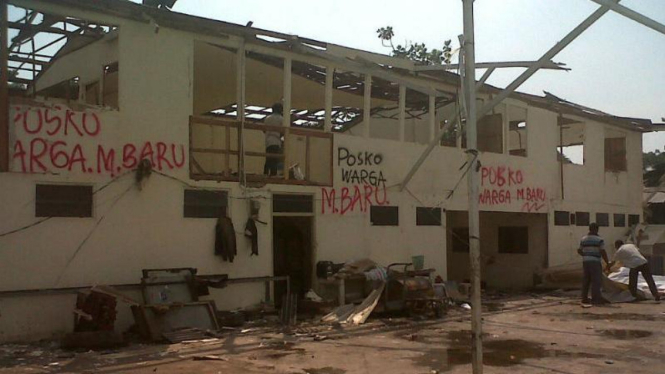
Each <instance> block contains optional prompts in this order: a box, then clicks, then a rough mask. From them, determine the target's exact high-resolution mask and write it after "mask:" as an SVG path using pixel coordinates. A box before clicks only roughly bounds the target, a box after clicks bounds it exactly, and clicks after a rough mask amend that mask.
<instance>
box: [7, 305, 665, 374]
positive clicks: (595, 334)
mask: <svg viewBox="0 0 665 374" xmlns="http://www.w3.org/2000/svg"><path fill="white" fill-rule="evenodd" d="M483 319H484V323H483V329H484V337H483V346H484V364H485V368H484V372H485V373H604V374H605V373H607V374H611V373H629V372H630V373H663V367H665V366H664V365H665V304H655V303H653V302H642V303H631V304H614V305H610V306H602V307H593V308H582V307H581V306H580V305H579V304H578V302H577V300H576V299H574V298H573V297H570V296H551V295H550V296H543V295H541V296H538V295H530V296H519V297H518V296H513V297H510V298H507V299H502V300H494V301H492V303H490V304H488V306H487V312H485V313H484V318H483ZM469 328H470V322H469V316H468V311H465V310H463V309H461V308H456V309H453V310H451V311H450V312H449V314H448V315H447V317H445V318H443V319H439V320H424V321H415V320H411V319H407V318H382V319H379V318H372V319H370V320H369V321H368V322H367V323H366V324H364V325H361V326H354V327H350V326H349V327H346V326H327V325H320V324H315V323H302V324H300V325H298V326H297V327H296V328H294V329H292V330H291V331H289V332H286V333H285V332H283V331H281V330H280V329H278V328H274V327H272V328H268V327H263V328H253V329H248V330H249V331H247V329H243V330H241V329H238V330H236V331H230V332H228V333H225V334H224V336H222V337H221V338H219V339H209V340H205V341H198V342H192V343H180V344H172V345H141V344H134V345H131V346H129V347H126V348H122V349H119V350H113V351H103V352H92V351H90V352H68V351H63V350H60V349H58V348H57V344H56V343H42V344H40V345H30V346H27V345H4V346H0V374H4V373H17V374H23V373H137V374H153V373H158V374H159V373H161V374H172V373H201V374H222V373H223V374H228V373H276V374H277V373H301V374H302V373H310V374H347V373H348V374H351V373H372V374H374V373H381V374H389V373H428V374H432V373H470V372H471V365H470V360H471V352H470V350H469V349H470V348H469V347H470V332H469Z"/></svg>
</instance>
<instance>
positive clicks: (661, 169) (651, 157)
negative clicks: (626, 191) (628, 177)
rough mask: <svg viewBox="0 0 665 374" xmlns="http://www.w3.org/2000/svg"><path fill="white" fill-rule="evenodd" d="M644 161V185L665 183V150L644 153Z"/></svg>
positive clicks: (655, 185) (652, 185) (651, 185)
mask: <svg viewBox="0 0 665 374" xmlns="http://www.w3.org/2000/svg"><path fill="white" fill-rule="evenodd" d="M642 156H643V157H642V160H643V163H644V185H645V186H646V187H657V186H659V185H661V183H665V152H661V151H659V150H655V151H654V152H648V153H643V154H642Z"/></svg>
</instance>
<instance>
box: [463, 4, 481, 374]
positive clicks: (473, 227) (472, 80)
mask: <svg viewBox="0 0 665 374" xmlns="http://www.w3.org/2000/svg"><path fill="white" fill-rule="evenodd" d="M462 1H463V3H464V46H463V51H464V85H465V99H466V141H467V143H466V144H467V162H468V163H469V172H468V174H467V181H468V187H469V194H468V195H469V257H470V260H471V332H472V334H473V335H472V338H471V345H472V347H471V352H472V362H471V363H472V367H473V374H482V372H483V341H482V321H481V318H482V314H481V312H482V305H481V303H482V301H481V299H480V214H479V212H478V186H479V183H480V179H479V176H480V174H478V171H477V170H476V165H477V164H476V163H477V162H478V160H477V158H478V150H477V149H476V148H477V144H478V138H477V128H476V125H477V123H476V122H477V118H476V55H475V45H474V26H473V1H474V0H462Z"/></svg>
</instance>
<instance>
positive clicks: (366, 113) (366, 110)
mask: <svg viewBox="0 0 665 374" xmlns="http://www.w3.org/2000/svg"><path fill="white" fill-rule="evenodd" d="M363 98H364V102H363V122H365V129H364V130H363V137H365V138H369V135H370V131H369V129H370V125H371V123H370V122H371V121H370V120H371V117H372V76H371V75H365V91H364V95H363Z"/></svg>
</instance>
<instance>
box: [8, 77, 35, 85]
mask: <svg viewBox="0 0 665 374" xmlns="http://www.w3.org/2000/svg"><path fill="white" fill-rule="evenodd" d="M7 80H8V81H10V82H14V83H23V84H31V83H32V81H31V80H30V79H24V78H18V77H7Z"/></svg>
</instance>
